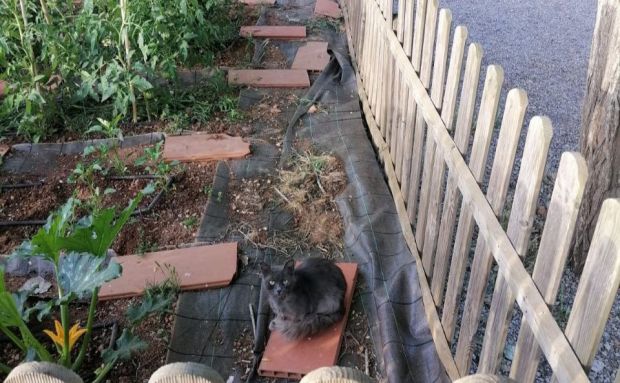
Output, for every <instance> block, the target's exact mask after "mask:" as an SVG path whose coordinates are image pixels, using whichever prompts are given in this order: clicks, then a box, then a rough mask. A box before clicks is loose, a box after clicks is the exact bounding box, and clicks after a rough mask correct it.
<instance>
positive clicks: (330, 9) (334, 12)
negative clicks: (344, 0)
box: [314, 0, 342, 19]
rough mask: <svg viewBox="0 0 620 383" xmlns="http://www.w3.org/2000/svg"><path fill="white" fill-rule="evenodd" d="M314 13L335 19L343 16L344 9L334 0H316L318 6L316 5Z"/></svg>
mask: <svg viewBox="0 0 620 383" xmlns="http://www.w3.org/2000/svg"><path fill="white" fill-rule="evenodd" d="M314 14H315V15H320V16H329V17H333V18H335V19H339V18H341V17H342V11H341V10H340V7H339V6H338V3H336V2H335V1H333V0H316V6H315V7H314Z"/></svg>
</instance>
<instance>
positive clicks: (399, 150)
mask: <svg viewBox="0 0 620 383" xmlns="http://www.w3.org/2000/svg"><path fill="white" fill-rule="evenodd" d="M340 5H341V8H342V9H343V12H344V16H345V22H346V30H347V38H348V40H349V49H350V52H351V55H352V59H353V61H354V65H355V68H356V71H357V74H358V80H357V83H358V91H359V95H360V99H361V101H362V105H363V109H364V113H365V115H366V120H367V122H368V125H369V128H370V132H371V134H372V138H373V141H374V143H375V145H376V147H377V150H378V153H379V156H380V159H381V161H382V162H383V164H384V167H385V172H386V174H387V177H388V180H389V184H390V188H391V190H392V194H393V196H394V201H395V203H396V207H397V210H398V213H399V218H400V222H401V226H402V229H403V233H404V235H405V237H406V240H407V243H408V245H409V247H410V249H411V252H412V253H413V255H414V257H415V258H416V261H417V268H418V273H419V276H420V278H419V279H420V284H421V289H422V293H423V300H424V305H425V309H426V316H427V319H428V322H429V326H430V329H431V333H432V336H433V339H434V342H435V344H436V348H437V352H438V354H439V357H440V359H441V361H442V363H443V365H444V367H445V369H446V371H447V373H448V375H449V377H450V378H451V379H453V380H456V379H458V378H459V377H461V376H465V375H468V374H469V372H470V369H471V363H472V351H473V350H474V349H475V344H476V342H477V341H478V340H477V339H476V333H477V332H478V331H479V330H480V325H481V310H482V307H483V304H484V297H485V291H486V289H487V284H488V283H489V280H490V278H492V268H493V265H494V263H495V264H497V265H498V269H499V272H498V274H497V278H496V279H495V281H494V283H495V285H494V289H493V298H492V303H491V308H490V314H489V316H488V319H487V320H486V321H485V322H486V326H485V328H484V338H483V340H482V343H481V344H482V351H481V353H480V355H479V358H478V360H479V362H478V370H477V372H479V373H486V374H496V373H497V371H498V365H499V363H500V360H501V357H502V353H503V352H504V348H505V345H506V336H507V335H506V334H507V328H508V326H509V323H510V320H511V318H512V315H513V307H514V302H516V303H517V304H518V305H519V307H520V309H521V311H522V313H523V320H522V321H521V322H522V323H521V328H520V330H519V336H518V341H517V344H516V347H515V350H514V357H513V360H512V365H511V372H510V377H512V378H514V379H516V380H517V381H519V382H531V381H533V380H534V377H535V375H536V370H537V368H538V363H539V356H540V353H541V351H542V354H543V355H544V357H545V358H546V360H547V361H548V362H549V364H550V366H551V368H552V369H553V372H554V375H555V377H556V378H557V380H559V381H560V382H586V381H588V376H587V371H588V369H589V367H590V366H591V364H592V361H593V358H594V355H595V353H596V351H597V348H598V344H599V342H600V339H601V336H602V332H603V329H604V326H605V323H606V321H607V318H608V316H609V312H610V309H611V305H612V303H613V300H614V297H615V295H616V292H617V290H618V286H619V283H620V200H617V199H615V200H614V199H610V200H607V201H606V202H605V203H604V205H603V207H602V210H601V213H600V217H599V220H598V225H597V228H596V231H595V234H594V239H593V241H592V246H591V248H590V253H589V257H588V260H587V263H586V265H585V269H584V271H583V275H582V277H581V281H580V283H579V287H578V290H577V293H576V297H575V300H574V304H573V306H572V309H571V313H570V317H569V319H568V323H567V325H566V328H565V330H564V331H562V330H561V328H560V327H559V326H558V324H557V322H556V321H555V319H554V317H553V316H552V313H551V311H550V309H549V305H553V304H554V303H555V299H556V296H557V293H558V289H559V284H560V279H561V276H562V273H563V270H564V267H565V263H566V259H567V256H568V253H569V251H570V245H571V237H572V235H573V231H574V228H575V221H576V218H577V214H578V211H579V205H580V203H581V198H582V195H583V190H584V184H585V181H586V178H587V167H586V165H585V161H584V159H583V158H582V156H581V155H580V154H578V153H564V154H563V155H562V158H561V161H560V165H559V170H558V174H557V178H556V180H555V185H554V189H553V193H552V196H551V200H550V204H549V207H548V213H547V217H546V224H545V227H544V231H543V234H542V237H541V239H540V244H539V246H538V251H537V258H536V263H535V267H534V270H533V273H532V275H530V274H529V273H528V272H527V270H526V269H525V267H524V266H523V262H522V258H523V257H524V256H525V255H526V253H527V251H528V247H529V242H530V236H531V230H532V225H533V221H534V216H535V214H536V208H537V201H538V198H539V192H540V188H541V183H542V179H543V173H544V169H545V163H546V159H547V152H548V149H549V143H550V140H551V136H552V129H551V122H550V121H549V119H548V118H546V117H534V118H532V120H531V121H530V123H529V128H528V131H527V136H526V142H525V147H524V151H523V155H522V157H521V159H520V169H519V170H520V171H519V176H518V181H517V184H516V187H515V188H514V189H511V190H510V195H512V207H511V208H510V209H509V211H510V215H509V218H508V223H507V228H506V229H504V228H503V227H502V224H501V223H500V220H499V219H498V217H500V215H501V214H502V212H503V211H504V207H505V204H506V200H507V197H506V196H507V194H508V193H509V185H510V178H511V174H512V169H513V166H514V164H515V155H516V151H517V145H518V141H519V136H520V133H521V129H522V126H523V120H524V116H525V111H526V107H527V104H528V98H527V94H526V93H525V92H524V91H523V90H521V89H512V90H510V91H509V92H508V95H507V97H506V102H505V107H504V112H503V117H502V120H501V127H500V128H499V133H498V137H497V145H496V148H497V149H496V150H495V155H494V156H493V164H492V170H491V173H490V177H489V178H488V181H487V185H488V186H487V187H486V192H485V191H483V188H482V187H481V186H480V185H481V184H483V181H484V180H483V178H484V175H485V169H486V164H487V157H488V155H489V151H490V143H491V141H492V136H493V134H494V128H495V121H496V115H497V112H498V105H499V100H500V92H501V88H502V82H503V77H504V74H503V71H502V68H501V67H499V66H497V65H491V66H489V67H488V68H487V70H486V78H485V80H484V88H483V91H482V96H481V99H480V103H479V108H478V110H477V120H476V121H475V129H474V132H473V133H472V132H471V129H472V126H473V125H474V121H473V116H474V114H475V113H474V112H475V108H476V105H477V103H476V98H477V91H478V83H479V78H480V71H481V68H480V66H481V60H482V54H483V51H482V48H481V46H480V45H479V44H476V43H472V44H470V45H469V47H468V49H467V59H466V60H464V52H465V47H466V40H467V28H466V27H464V26H458V27H456V28H455V29H454V31H452V29H451V23H452V20H451V19H452V16H451V13H450V11H449V10H447V9H441V10H439V9H438V1H437V0H416V1H415V2H414V1H413V0H400V1H399V2H398V11H397V14H395V15H393V11H392V0H340ZM451 35H452V48H451V49H449V45H450V37H451ZM448 56H449V60H448ZM463 63H464V64H465V65H464V70H463ZM461 78H462V80H463V81H462V87H461V92H460V99H458V101H457V94H458V91H459V84H460V83H461ZM457 106H458V108H457ZM472 135H473V143H472V145H471V150H470V137H471V136H472ZM466 158H468V160H467V161H466ZM475 227H477V228H478V239H477V242H476V244H475V251H474V255H473V257H470V255H469V254H470V246H471V244H472V239H473V233H474V228H475ZM468 264H470V268H469V270H470V272H469V279H468V280H466V278H465V277H466V275H467V274H468V273H466V270H467V265H468ZM491 281H492V279H491ZM466 283H467V286H466V288H465V284H466ZM461 294H466V295H465V303H464V310H463V311H464V312H463V314H462V315H459V314H458V313H459V305H460V304H461ZM483 322H484V321H483ZM457 324H458V326H457ZM451 347H454V349H455V350H456V351H455V353H454V355H453V353H452V351H451ZM619 379H620V376H619Z"/></svg>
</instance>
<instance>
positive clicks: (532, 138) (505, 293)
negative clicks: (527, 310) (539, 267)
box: [478, 117, 553, 374]
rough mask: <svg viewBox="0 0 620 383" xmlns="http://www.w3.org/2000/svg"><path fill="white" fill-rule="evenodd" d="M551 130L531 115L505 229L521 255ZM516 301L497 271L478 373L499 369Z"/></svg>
mask: <svg viewBox="0 0 620 383" xmlns="http://www.w3.org/2000/svg"><path fill="white" fill-rule="evenodd" d="M552 134H553V132H552V129H551V121H550V120H549V119H548V118H546V117H544V118H541V117H534V118H532V120H531V121H530V126H529V130H528V132H527V138H526V141H525V149H524V151H523V157H522V159H521V168H520V169H519V178H518V180H517V186H516V189H515V194H514V198H513V203H512V208H511V209H510V218H509V221H508V228H507V230H506V232H507V234H508V238H510V240H511V241H512V243H513V245H514V247H515V251H516V252H517V254H519V256H521V257H522V258H523V257H524V256H525V255H526V252H527V249H528V244H529V241H530V233H531V230H532V225H533V223H534V215H535V213H536V205H537V201H538V195H539V193H540V185H541V183H542V177H543V174H544V171H545V164H546V163H547V153H548V150H549V144H550V142H551V136H552ZM514 301H515V297H514V295H513V294H512V292H511V291H510V289H509V288H508V284H507V283H506V280H505V279H504V278H503V277H502V276H501V275H498V276H497V280H496V282H495V289H494V290H493V299H492V301H491V309H490V310H489V318H488V320H487V327H486V330H485V334H484V338H483V339H484V340H483V345H482V352H481V354H480V361H479V365H478V372H479V373H488V374H495V373H496V371H497V367H498V363H499V358H500V357H501V355H502V352H503V350H504V345H505V342H506V334H507V331H508V323H509V322H508V320H509V318H510V317H511V313H512V307H513V305H514Z"/></svg>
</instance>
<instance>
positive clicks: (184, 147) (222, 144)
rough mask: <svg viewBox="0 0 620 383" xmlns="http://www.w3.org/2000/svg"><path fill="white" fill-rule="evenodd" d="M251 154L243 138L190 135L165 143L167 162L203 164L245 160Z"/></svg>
mask: <svg viewBox="0 0 620 383" xmlns="http://www.w3.org/2000/svg"><path fill="white" fill-rule="evenodd" d="M248 154H250V144H249V143H247V142H244V141H243V139H242V138H241V137H231V136H229V135H226V134H190V135H187V136H168V137H166V141H165V142H164V159H165V160H166V161H174V160H177V161H181V162H192V161H196V162H201V161H215V160H225V159H233V158H243V157H245V156H247V155H248Z"/></svg>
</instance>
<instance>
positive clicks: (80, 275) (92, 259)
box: [58, 252, 122, 298]
mask: <svg viewBox="0 0 620 383" xmlns="http://www.w3.org/2000/svg"><path fill="white" fill-rule="evenodd" d="M104 262H105V257H96V256H94V255H92V254H89V253H75V252H71V253H68V254H64V255H62V256H61V257H60V263H59V268H58V281H59V283H60V286H61V287H62V290H63V292H64V293H65V294H75V295H77V296H78V297H79V298H82V297H84V296H89V295H90V294H92V292H93V291H94V290H95V289H96V288H98V287H101V285H103V284H104V283H106V282H108V281H111V280H112V279H115V278H118V277H119V276H120V275H121V271H122V269H121V265H119V264H118V263H116V262H114V261H110V262H109V263H108V264H107V265H103V263H104Z"/></svg>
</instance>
